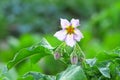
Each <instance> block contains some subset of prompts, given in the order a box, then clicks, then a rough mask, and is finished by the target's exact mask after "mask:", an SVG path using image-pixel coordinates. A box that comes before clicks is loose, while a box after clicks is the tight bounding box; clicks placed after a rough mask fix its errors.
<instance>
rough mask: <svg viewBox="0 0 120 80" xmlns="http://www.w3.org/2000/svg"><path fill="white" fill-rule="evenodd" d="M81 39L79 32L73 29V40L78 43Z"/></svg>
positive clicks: (81, 35)
mask: <svg viewBox="0 0 120 80" xmlns="http://www.w3.org/2000/svg"><path fill="white" fill-rule="evenodd" d="M82 38H84V36H83V34H82V33H81V32H80V30H78V29H75V34H74V39H75V40H77V41H80V40H81V39H82Z"/></svg>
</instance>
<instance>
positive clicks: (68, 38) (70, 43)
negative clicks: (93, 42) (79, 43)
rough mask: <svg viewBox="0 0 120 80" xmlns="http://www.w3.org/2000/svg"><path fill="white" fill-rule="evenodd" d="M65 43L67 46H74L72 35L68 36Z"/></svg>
mask: <svg viewBox="0 0 120 80" xmlns="http://www.w3.org/2000/svg"><path fill="white" fill-rule="evenodd" d="M65 42H66V44H67V45H68V46H70V47H73V46H74V45H75V44H76V41H75V40H74V37H73V34H71V35H70V34H68V35H67V37H66V39H65Z"/></svg>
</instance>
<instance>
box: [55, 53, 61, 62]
mask: <svg viewBox="0 0 120 80" xmlns="http://www.w3.org/2000/svg"><path fill="white" fill-rule="evenodd" d="M60 57H61V55H60V53H58V52H56V53H55V54H54V58H55V59H56V60H57V59H59V58H60Z"/></svg>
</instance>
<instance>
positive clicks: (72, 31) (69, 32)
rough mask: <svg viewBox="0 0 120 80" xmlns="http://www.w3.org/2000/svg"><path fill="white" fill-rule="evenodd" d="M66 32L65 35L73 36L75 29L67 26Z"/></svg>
mask: <svg viewBox="0 0 120 80" xmlns="http://www.w3.org/2000/svg"><path fill="white" fill-rule="evenodd" d="M66 30H67V34H73V33H74V31H75V28H73V27H72V26H69V27H68V28H66Z"/></svg>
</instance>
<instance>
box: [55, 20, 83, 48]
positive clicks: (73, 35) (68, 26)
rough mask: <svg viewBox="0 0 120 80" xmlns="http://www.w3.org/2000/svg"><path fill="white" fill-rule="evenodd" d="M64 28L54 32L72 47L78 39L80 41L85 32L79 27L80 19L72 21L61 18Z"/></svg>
mask: <svg viewBox="0 0 120 80" xmlns="http://www.w3.org/2000/svg"><path fill="white" fill-rule="evenodd" d="M60 21H61V22H60V23H61V27H62V30H60V31H58V32H56V33H55V34H54V36H55V37H57V38H58V39H59V40H61V41H65V42H66V44H67V45H68V46H70V47H73V46H74V45H75V44H76V41H80V40H81V38H83V34H82V33H81V32H80V30H79V29H77V26H79V25H80V23H79V20H78V19H72V20H71V21H70V22H69V21H68V20H67V19H60Z"/></svg>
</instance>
